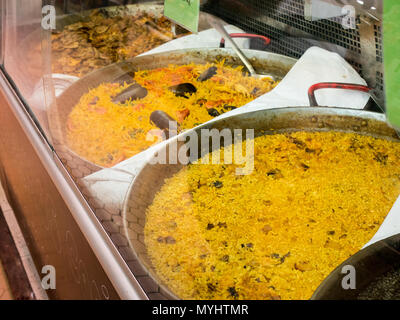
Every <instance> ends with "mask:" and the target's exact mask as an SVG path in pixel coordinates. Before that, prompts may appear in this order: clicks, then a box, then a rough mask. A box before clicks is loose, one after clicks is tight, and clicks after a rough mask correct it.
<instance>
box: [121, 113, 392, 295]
mask: <svg viewBox="0 0 400 320" xmlns="http://www.w3.org/2000/svg"><path fill="white" fill-rule="evenodd" d="M204 128H207V129H218V130H222V129H230V130H234V129H242V130H245V129H254V130H255V136H259V135H265V134H275V133H284V132H292V131H300V130H307V131H331V130H336V131H343V132H355V133H358V134H365V135H371V136H374V137H380V138H384V139H391V140H399V138H398V137H397V134H396V132H395V131H394V130H393V129H392V128H391V127H389V126H388V125H387V123H386V119H385V116H384V115H383V114H379V113H373V112H367V111H361V110H355V109H339V108H324V107H315V108H309V107H298V108H296V107H293V108H282V109H270V110H263V111H257V112H251V113H244V114H240V115H237V116H233V117H229V118H225V119H221V120H219V121H216V122H212V123H209V124H205V125H203V126H200V127H198V128H196V129H192V130H189V131H187V132H186V133H185V134H183V136H185V135H187V136H189V135H190V133H191V132H192V131H195V132H196V133H197V135H196V137H198V139H199V142H198V144H199V145H201V141H200V139H201V132H200V130H201V129H204ZM271 129H273V130H272V131H271ZM192 137H193V136H192ZM177 139H178V137H176V138H173V139H171V140H170V142H169V143H168V144H167V145H166V146H165V147H164V149H165V150H166V153H165V154H166V155H168V154H169V152H168V150H167V149H168V148H169V147H170V146H171V145H172V144H173V143H177V141H178V140H177ZM180 141H185V139H182V138H181V139H180ZM165 150H164V151H165ZM208 151H211V150H206V152H208ZM157 153H159V154H163V150H158V151H157ZM151 161H152V159H149V162H148V163H147V164H145V165H144V166H143V168H142V169H141V171H140V172H139V173H138V175H137V176H136V177H135V179H134V180H133V182H132V184H131V187H130V189H129V191H128V193H127V197H126V199H125V204H124V208H123V221H124V227H125V232H126V237H127V238H128V239H129V241H130V245H131V247H132V248H133V249H134V252H135V254H136V257H137V259H138V260H139V262H140V263H141V264H142V267H143V268H144V269H145V270H147V272H148V273H149V274H150V276H151V277H152V278H153V279H154V282H155V283H157V284H158V285H159V286H160V292H162V293H163V295H164V297H165V298H169V299H175V298H176V296H175V294H174V293H173V292H171V291H170V290H169V289H168V288H167V287H166V286H165V284H163V282H162V281H161V280H160V279H159V278H158V276H157V274H156V272H155V270H154V267H153V265H152V263H151V261H150V258H149V256H148V253H147V249H146V246H145V243H144V225H145V221H146V209H147V208H148V206H149V205H151V203H152V201H153V199H154V197H155V195H156V194H157V192H158V191H159V190H160V188H161V187H162V185H163V184H164V181H165V179H167V178H169V177H171V176H172V175H173V174H174V173H176V172H178V171H179V170H180V169H181V168H182V167H183V165H181V164H150V163H151ZM153 163H157V162H156V161H153Z"/></svg>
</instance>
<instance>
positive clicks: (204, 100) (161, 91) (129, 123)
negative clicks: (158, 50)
mask: <svg viewBox="0 0 400 320" xmlns="http://www.w3.org/2000/svg"><path fill="white" fill-rule="evenodd" d="M211 66H216V67H217V74H216V75H214V76H213V77H212V78H211V79H209V80H207V81H204V82H200V81H197V78H198V77H199V75H200V74H201V73H202V72H204V71H205V70H207V69H208V68H210V67H211ZM242 72H243V71H242V67H238V68H232V67H229V66H225V65H224V62H219V63H216V64H206V65H196V64H190V65H183V66H176V65H170V66H169V67H167V68H159V69H154V70H143V71H138V72H136V73H135V76H134V79H135V81H136V82H137V83H139V84H140V85H141V86H143V87H145V88H146V89H147V90H148V95H147V96H146V97H145V98H143V99H138V100H135V101H129V102H127V103H125V104H121V103H119V104H116V103H113V102H112V98H113V97H114V96H116V95H117V94H118V93H120V92H121V91H123V90H124V89H126V88H127V87H128V86H129V85H128V84H124V85H120V84H118V83H104V84H102V85H100V86H98V87H97V88H94V89H92V90H90V92H88V93H87V94H86V95H84V96H82V98H81V99H80V101H79V103H78V104H77V105H76V106H75V107H74V108H73V110H72V112H71V114H70V115H69V117H68V123H67V144H68V145H69V147H70V148H71V149H72V150H74V151H75V152H76V153H78V154H79V155H81V156H82V157H84V158H86V159H87V160H89V161H91V162H93V163H96V164H98V165H100V166H104V167H111V166H114V165H115V164H117V163H119V162H121V161H123V160H125V159H128V158H130V157H132V156H134V155H135V154H137V153H139V152H141V151H143V150H145V149H147V148H149V147H150V146H151V145H153V144H155V143H156V142H159V141H160V136H159V135H160V132H159V131H160V130H158V128H157V127H156V126H155V125H154V124H153V123H151V122H150V115H151V113H152V112H153V111H155V110H162V111H165V112H166V113H167V114H169V115H170V116H171V117H172V118H174V119H176V120H177V121H178V122H179V125H180V129H181V130H185V129H189V128H193V127H195V126H196V125H199V124H202V123H204V122H206V121H209V120H211V119H213V118H214V117H215V116H217V115H218V114H222V113H224V112H228V111H230V110H232V109H233V108H238V107H241V106H243V105H245V104H246V103H248V102H250V101H252V100H254V99H255V98H257V97H258V96H260V95H262V94H264V93H266V92H268V91H270V90H272V89H273V88H274V87H275V86H276V85H277V82H274V81H272V80H271V79H270V78H265V79H255V78H252V77H249V76H246V75H243V73H242ZM182 83H192V84H193V85H194V86H195V87H196V88H197V92H196V93H194V94H192V95H189V94H188V95H187V96H186V97H179V96H175V94H174V93H173V92H172V91H171V90H169V89H168V88H169V87H171V86H175V85H178V84H182ZM211 111H212V112H211Z"/></svg>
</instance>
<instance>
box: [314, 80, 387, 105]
mask: <svg viewBox="0 0 400 320" xmlns="http://www.w3.org/2000/svg"><path fill="white" fill-rule="evenodd" d="M320 89H344V90H354V91H361V92H366V93H368V94H369V95H370V97H371V99H372V100H373V101H374V102H375V103H376V105H377V106H378V107H379V108H380V109H381V110H382V112H385V110H384V109H383V108H382V106H381V105H380V103H379V102H378V99H377V98H376V97H375V95H374V93H373V90H374V89H372V88H370V87H368V86H364V85H361V84H356V83H342V82H319V83H316V84H313V85H312V86H311V87H310V88H309V89H308V99H309V101H310V106H311V107H318V106H319V105H318V102H317V99H316V98H315V91H317V90H320Z"/></svg>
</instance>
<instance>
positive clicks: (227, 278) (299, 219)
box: [144, 131, 400, 299]
mask: <svg viewBox="0 0 400 320" xmlns="http://www.w3.org/2000/svg"><path fill="white" fill-rule="evenodd" d="M253 141H254V148H255V149H254V150H255V162H254V171H253V172H252V173H251V174H249V175H243V176H238V175H236V174H235V172H236V168H237V167H238V165H235V164H229V165H228V164H215V165H212V164H208V165H206V164H201V159H200V160H199V161H197V162H195V163H193V164H190V165H188V166H186V167H184V168H183V169H181V170H180V171H179V172H178V173H177V174H175V175H174V176H172V177H171V178H169V179H166V180H165V183H164V185H163V186H162V188H161V189H160V191H159V192H158V193H157V194H156V196H155V198H154V200H153V202H152V204H151V205H150V206H149V207H148V208H147V211H146V222H145V227H144V235H145V238H144V241H145V244H146V248H147V252H148V255H149V257H150V261H151V263H152V269H153V271H154V272H155V274H156V276H157V277H158V278H159V279H160V281H161V283H163V284H164V285H165V286H166V287H167V288H169V289H170V290H171V292H173V293H174V294H175V295H176V296H177V297H179V298H182V299H309V298H310V297H311V295H312V293H313V291H314V290H315V289H316V288H317V287H318V286H319V284H320V283H321V281H322V280H323V279H324V278H325V277H326V276H327V275H328V274H329V273H330V272H331V271H332V270H334V268H335V267H336V266H338V265H339V264H340V263H341V262H343V261H344V260H346V259H347V258H348V257H349V256H351V255H352V254H354V253H355V252H357V251H358V250H360V249H361V248H362V247H363V246H364V245H365V244H366V243H367V242H368V241H369V240H370V239H371V237H372V236H373V235H374V234H375V232H376V231H377V230H378V228H379V226H380V225H381V223H382V222H383V220H384V219H385V217H386V215H387V213H388V212H389V210H390V209H391V207H392V205H393V203H394V201H395V200H396V198H397V197H398V195H399V193H400V166H399V165H400V144H399V143H398V142H396V141H389V140H384V139H380V138H374V137H371V136H364V135H359V134H355V133H343V132H334V131H330V132H296V133H286V134H273V135H265V136H260V137H257V138H255V139H254V140H253ZM246 143H247V142H243V144H242V146H240V145H239V146H235V147H239V148H240V147H243V148H245V144H246ZM229 148H232V146H230V147H229ZM243 150H244V149H243ZM214 152H217V153H218V152H220V153H221V155H220V156H221V158H223V156H224V149H223V148H222V149H221V150H216V151H214ZM209 156H210V155H207V157H209ZM371 195H374V196H373V197H371Z"/></svg>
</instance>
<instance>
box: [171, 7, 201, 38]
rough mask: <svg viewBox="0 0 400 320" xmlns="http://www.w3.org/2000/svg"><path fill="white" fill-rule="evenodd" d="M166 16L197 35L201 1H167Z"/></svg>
mask: <svg viewBox="0 0 400 320" xmlns="http://www.w3.org/2000/svg"><path fill="white" fill-rule="evenodd" d="M164 15H165V16H166V17H167V18H169V19H171V20H172V21H174V22H175V23H177V24H179V25H181V26H182V27H184V28H185V29H188V30H189V31H192V32H194V33H197V31H198V29H199V16H200V0H165V2H164Z"/></svg>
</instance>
